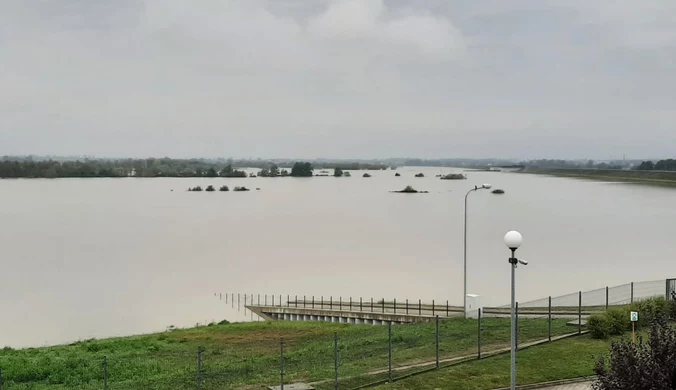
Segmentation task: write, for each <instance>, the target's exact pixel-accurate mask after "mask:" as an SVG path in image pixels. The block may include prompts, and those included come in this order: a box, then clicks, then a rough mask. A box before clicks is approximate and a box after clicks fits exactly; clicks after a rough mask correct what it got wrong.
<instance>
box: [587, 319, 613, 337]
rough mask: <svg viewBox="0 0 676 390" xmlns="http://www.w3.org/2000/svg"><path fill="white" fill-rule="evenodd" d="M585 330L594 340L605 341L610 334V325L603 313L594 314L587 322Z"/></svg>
mask: <svg viewBox="0 0 676 390" xmlns="http://www.w3.org/2000/svg"><path fill="white" fill-rule="evenodd" d="M587 328H588V329H589V332H590V333H591V335H592V337H593V338H595V339H606V338H608V336H610V334H611V331H612V329H611V324H610V320H609V319H608V317H607V316H606V315H605V313H602V314H594V315H593V316H591V317H589V320H588V321H587Z"/></svg>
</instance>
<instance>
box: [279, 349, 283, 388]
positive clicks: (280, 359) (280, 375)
mask: <svg viewBox="0 0 676 390" xmlns="http://www.w3.org/2000/svg"><path fill="white" fill-rule="evenodd" d="M279 377H280V390H284V339H279Z"/></svg>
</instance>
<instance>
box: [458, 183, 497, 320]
mask: <svg viewBox="0 0 676 390" xmlns="http://www.w3.org/2000/svg"><path fill="white" fill-rule="evenodd" d="M491 187H492V186H491V185H490V184H482V185H481V186H474V188H472V189H471V190H469V191H467V194H465V245H464V250H463V257H464V262H463V273H464V280H463V283H462V284H463V286H464V291H463V294H462V309H463V310H462V312H463V315H464V316H465V318H467V197H468V196H469V194H471V193H472V192H474V191H478V190H488V189H490V188H491Z"/></svg>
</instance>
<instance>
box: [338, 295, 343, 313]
mask: <svg viewBox="0 0 676 390" xmlns="http://www.w3.org/2000/svg"><path fill="white" fill-rule="evenodd" d="M338 310H341V311H342V310H343V297H339V298H338Z"/></svg>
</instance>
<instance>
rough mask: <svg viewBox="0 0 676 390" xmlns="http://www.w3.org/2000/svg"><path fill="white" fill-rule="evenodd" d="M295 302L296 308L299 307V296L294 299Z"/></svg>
mask: <svg viewBox="0 0 676 390" xmlns="http://www.w3.org/2000/svg"><path fill="white" fill-rule="evenodd" d="M293 301H294V302H296V307H298V295H296V297H295V298H294V299H293Z"/></svg>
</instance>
